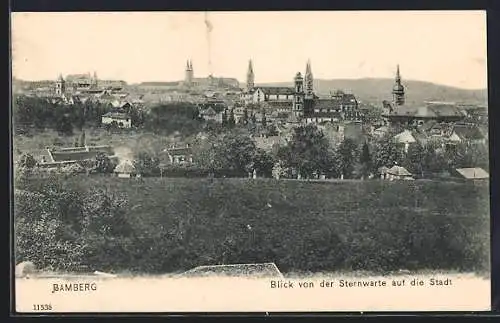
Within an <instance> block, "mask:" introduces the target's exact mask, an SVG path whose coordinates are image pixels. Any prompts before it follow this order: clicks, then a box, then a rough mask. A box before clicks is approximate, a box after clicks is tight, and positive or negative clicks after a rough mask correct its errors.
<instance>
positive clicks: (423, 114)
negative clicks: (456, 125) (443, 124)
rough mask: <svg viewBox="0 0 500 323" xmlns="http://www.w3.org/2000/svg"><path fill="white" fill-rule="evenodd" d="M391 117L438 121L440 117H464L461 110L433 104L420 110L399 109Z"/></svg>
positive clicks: (450, 106) (452, 106) (410, 108)
mask: <svg viewBox="0 0 500 323" xmlns="http://www.w3.org/2000/svg"><path fill="white" fill-rule="evenodd" d="M389 116H414V117H419V118H431V119H436V118H439V117H463V114H462V113H461V112H460V109H459V108H457V107H456V106H454V105H449V104H431V105H426V106H422V107H418V108H414V107H407V106H402V107H397V108H395V109H394V110H393V111H392V112H391V113H390V114H389Z"/></svg>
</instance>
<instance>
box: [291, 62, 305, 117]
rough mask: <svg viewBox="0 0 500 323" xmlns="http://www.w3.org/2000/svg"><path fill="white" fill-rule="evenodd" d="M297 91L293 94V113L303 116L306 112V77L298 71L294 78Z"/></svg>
mask: <svg viewBox="0 0 500 323" xmlns="http://www.w3.org/2000/svg"><path fill="white" fill-rule="evenodd" d="M294 84H295V91H294V92H295V93H294V95H293V115H294V116H296V117H302V115H303V112H304V79H303V78H302V74H300V72H297V74H296V75H295V79H294Z"/></svg>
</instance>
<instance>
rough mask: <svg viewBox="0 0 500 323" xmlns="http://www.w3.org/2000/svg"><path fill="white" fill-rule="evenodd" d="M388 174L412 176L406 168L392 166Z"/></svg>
mask: <svg viewBox="0 0 500 323" xmlns="http://www.w3.org/2000/svg"><path fill="white" fill-rule="evenodd" d="M387 174H391V175H396V176H411V173H410V172H409V171H408V170H406V168H404V167H401V166H397V165H396V166H392V167H391V168H390V169H388V170H387Z"/></svg>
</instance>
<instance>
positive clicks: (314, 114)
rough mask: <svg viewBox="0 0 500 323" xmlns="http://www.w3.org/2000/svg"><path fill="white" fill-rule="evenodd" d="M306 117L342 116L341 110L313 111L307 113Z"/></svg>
mask: <svg viewBox="0 0 500 323" xmlns="http://www.w3.org/2000/svg"><path fill="white" fill-rule="evenodd" d="M305 117H306V118H340V117H341V113H340V112H336V111H334V112H312V113H309V114H307V115H305Z"/></svg>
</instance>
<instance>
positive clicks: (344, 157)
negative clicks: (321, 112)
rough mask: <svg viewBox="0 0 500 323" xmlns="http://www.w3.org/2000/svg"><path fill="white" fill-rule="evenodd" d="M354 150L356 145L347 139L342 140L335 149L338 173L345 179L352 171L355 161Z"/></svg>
mask: <svg viewBox="0 0 500 323" xmlns="http://www.w3.org/2000/svg"><path fill="white" fill-rule="evenodd" d="M356 148H357V147H356V143H355V142H354V141H353V140H352V139H349V138H346V139H344V140H343V141H342V142H341V143H340V145H339V146H338V148H337V152H338V156H339V161H340V165H339V168H340V172H341V174H342V175H344V177H346V178H350V177H351V176H352V172H353V171H354V168H355V164H356V159H357V156H356V155H357V152H356Z"/></svg>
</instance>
